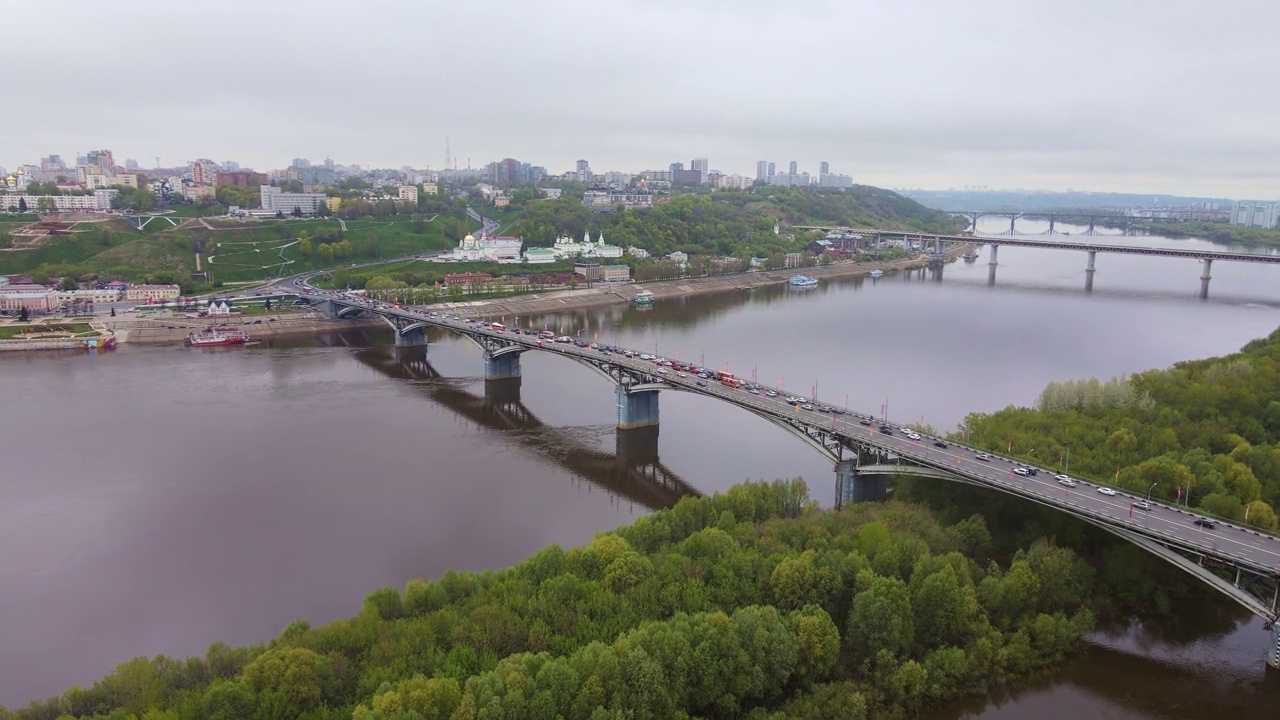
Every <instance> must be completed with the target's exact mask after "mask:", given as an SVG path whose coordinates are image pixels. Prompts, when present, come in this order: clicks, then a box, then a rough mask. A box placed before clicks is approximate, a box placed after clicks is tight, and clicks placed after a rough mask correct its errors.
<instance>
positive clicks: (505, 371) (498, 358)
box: [484, 352, 520, 381]
mask: <svg viewBox="0 0 1280 720" xmlns="http://www.w3.org/2000/svg"><path fill="white" fill-rule="evenodd" d="M518 377H520V353H518V352H507V353H502V354H501V355H491V354H489V353H485V354H484V379H485V380H486V381H488V380H509V379H511V378H518Z"/></svg>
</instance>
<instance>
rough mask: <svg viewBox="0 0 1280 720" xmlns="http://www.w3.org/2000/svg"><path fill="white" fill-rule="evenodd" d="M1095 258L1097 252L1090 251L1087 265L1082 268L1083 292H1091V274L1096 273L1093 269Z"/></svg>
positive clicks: (1095, 269)
mask: <svg viewBox="0 0 1280 720" xmlns="http://www.w3.org/2000/svg"><path fill="white" fill-rule="evenodd" d="M1097 258H1098V251H1097V250H1090V251H1089V264H1088V265H1086V266H1085V268H1084V291H1085V292H1093V273H1094V272H1096V271H1097V268H1096V267H1094V264H1095V262H1096V261H1097Z"/></svg>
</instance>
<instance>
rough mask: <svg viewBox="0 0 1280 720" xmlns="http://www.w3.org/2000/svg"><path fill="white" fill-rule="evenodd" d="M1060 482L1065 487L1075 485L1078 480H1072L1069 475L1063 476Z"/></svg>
mask: <svg viewBox="0 0 1280 720" xmlns="http://www.w3.org/2000/svg"><path fill="white" fill-rule="evenodd" d="M1058 484H1059V485H1062V486H1063V487H1075V486H1076V481H1075V480H1072V479H1071V478H1069V477H1063V478H1060V479H1059V480H1058Z"/></svg>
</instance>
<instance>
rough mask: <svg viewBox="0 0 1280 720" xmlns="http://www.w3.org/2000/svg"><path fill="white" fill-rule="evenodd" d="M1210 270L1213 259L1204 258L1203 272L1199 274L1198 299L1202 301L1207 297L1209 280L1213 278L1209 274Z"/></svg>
mask: <svg viewBox="0 0 1280 720" xmlns="http://www.w3.org/2000/svg"><path fill="white" fill-rule="evenodd" d="M1212 268H1213V258H1205V259H1204V271H1203V272H1201V273H1200V297H1201V298H1202V299H1203V298H1207V297H1209V280H1211V279H1212V277H1213V276H1212V275H1210V274H1209V271H1210V270H1211V269H1212Z"/></svg>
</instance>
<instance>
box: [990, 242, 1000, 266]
mask: <svg viewBox="0 0 1280 720" xmlns="http://www.w3.org/2000/svg"><path fill="white" fill-rule="evenodd" d="M999 257H1000V246H999V245H995V244H992V245H991V259H990V260H988V261H987V264H988V265H990V266H992V267H995V266H996V265H999V264H1000V260H999Z"/></svg>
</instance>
